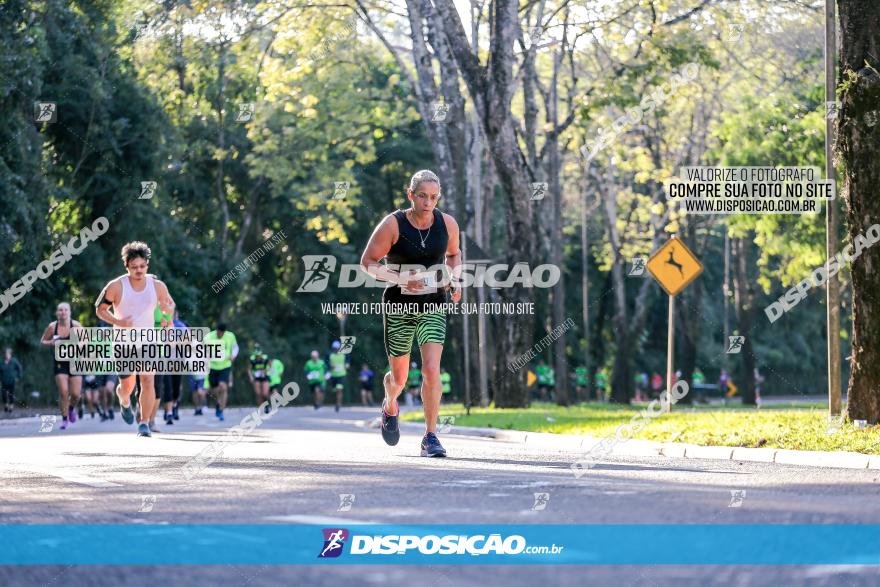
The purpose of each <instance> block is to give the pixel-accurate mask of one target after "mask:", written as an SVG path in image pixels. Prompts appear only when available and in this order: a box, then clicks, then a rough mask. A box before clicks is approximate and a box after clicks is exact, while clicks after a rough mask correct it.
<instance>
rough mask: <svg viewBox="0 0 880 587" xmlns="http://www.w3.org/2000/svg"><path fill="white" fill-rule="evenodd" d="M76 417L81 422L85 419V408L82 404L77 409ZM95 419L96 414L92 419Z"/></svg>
mask: <svg viewBox="0 0 880 587" xmlns="http://www.w3.org/2000/svg"><path fill="white" fill-rule="evenodd" d="M76 415H77V416H78V417H79V419H80V420H82V417H83V407H82V404H80V405H79V406H77V408H76ZM94 417H95V416H94V414H93V415H92V418H94Z"/></svg>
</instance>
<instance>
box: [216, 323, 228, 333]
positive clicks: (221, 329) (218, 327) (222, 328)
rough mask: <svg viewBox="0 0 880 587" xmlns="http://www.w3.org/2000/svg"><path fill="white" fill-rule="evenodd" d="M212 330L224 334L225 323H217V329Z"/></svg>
mask: <svg viewBox="0 0 880 587" xmlns="http://www.w3.org/2000/svg"><path fill="white" fill-rule="evenodd" d="M214 330H216V331H218V332H226V322H218V323H217V327H216V328H215V329H214Z"/></svg>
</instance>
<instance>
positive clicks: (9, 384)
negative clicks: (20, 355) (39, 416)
mask: <svg viewBox="0 0 880 587" xmlns="http://www.w3.org/2000/svg"><path fill="white" fill-rule="evenodd" d="M22 375H23V370H22V368H21V363H19V362H18V359H16V358H15V357H13V356H12V349H11V348H6V349H5V350H4V351H3V362H2V363H0V385H2V386H3V411H4V412H8V413H12V411H13V410H14V409H15V385H16V383H18V382H19V381H21V377H22Z"/></svg>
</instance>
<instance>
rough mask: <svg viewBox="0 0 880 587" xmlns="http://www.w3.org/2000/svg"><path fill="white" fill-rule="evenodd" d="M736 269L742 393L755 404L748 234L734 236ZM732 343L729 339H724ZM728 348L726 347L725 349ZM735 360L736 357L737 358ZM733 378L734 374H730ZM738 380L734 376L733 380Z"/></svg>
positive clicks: (747, 400)
mask: <svg viewBox="0 0 880 587" xmlns="http://www.w3.org/2000/svg"><path fill="white" fill-rule="evenodd" d="M732 244H733V255H734V257H735V259H734V263H733V266H734V273H733V300H734V309H735V311H736V321H737V324H738V326H739V330H738V332H737V334H739V335H742V336H745V341H744V342H743V345H742V349H741V350H740V352H739V353H738V354H737V355H731V357H734V356H735V357H736V358H737V359H738V361H737V362H738V363H739V365H740V370H739V381H740V383H739V386H738V388H739V394H740V397H742V403H743V405H752V406H753V405H755V403H756V402H755V353H754V347H753V346H752V323H753V322H754V317H755V307H754V306H755V292H754V283H755V279H753V278H750V277H749V275H748V271H747V267H748V257H749V248H750V246H751V245H750V243H749V241H748V240H747V239H745V238H737V239H734V240H733V243H732ZM724 342H725V344H729V343H728V341H724ZM725 350H726V349H725ZM734 360H736V359H734ZM731 379H733V378H731ZM734 381H735V380H734Z"/></svg>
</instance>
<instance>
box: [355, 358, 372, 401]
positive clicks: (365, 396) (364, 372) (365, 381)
mask: <svg viewBox="0 0 880 587" xmlns="http://www.w3.org/2000/svg"><path fill="white" fill-rule="evenodd" d="M358 381H360V382H361V404H363V405H365V406H372V405H373V370H372V369H370V366H369V365H367V364H366V363H363V364H362V365H361V372H360V373H358Z"/></svg>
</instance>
